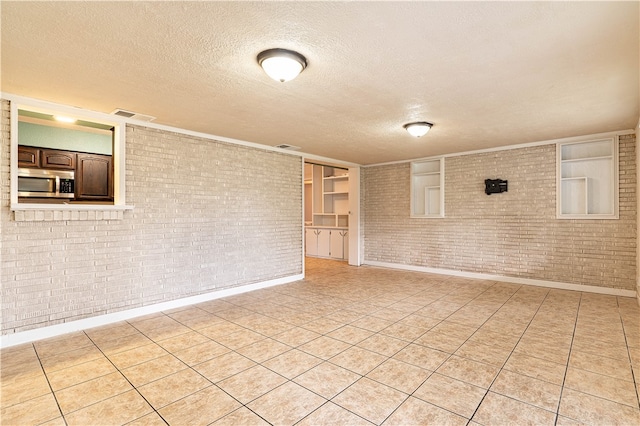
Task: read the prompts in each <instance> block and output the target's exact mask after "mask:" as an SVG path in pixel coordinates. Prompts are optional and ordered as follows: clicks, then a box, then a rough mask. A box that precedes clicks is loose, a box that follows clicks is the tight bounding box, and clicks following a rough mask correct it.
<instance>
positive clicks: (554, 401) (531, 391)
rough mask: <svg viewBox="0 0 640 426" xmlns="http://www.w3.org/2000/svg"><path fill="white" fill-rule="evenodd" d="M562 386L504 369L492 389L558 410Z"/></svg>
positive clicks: (514, 397)
mask: <svg viewBox="0 0 640 426" xmlns="http://www.w3.org/2000/svg"><path fill="white" fill-rule="evenodd" d="M561 390H562V388H561V387H560V386H558V385H554V384H553V383H549V382H545V381H542V380H538V379H534V378H532V377H528V376H523V375H522V374H517V373H513V372H511V371H508V370H502V371H501V372H500V374H498V378H497V379H496V380H495V382H494V383H493V385H492V386H491V391H493V392H495V393H499V394H501V395H504V396H508V397H510V398H513V399H517V400H518V401H522V402H526V403H528V404H531V405H535V406H536V407H540V408H544V409H545V410H549V411H553V412H556V411H557V410H558V403H559V402H560V392H561Z"/></svg>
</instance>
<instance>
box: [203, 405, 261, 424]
mask: <svg viewBox="0 0 640 426" xmlns="http://www.w3.org/2000/svg"><path fill="white" fill-rule="evenodd" d="M212 425H214V426H239V425H242V426H269V423H267V422H266V421H265V420H264V419H262V418H260V417H259V416H258V415H257V414H255V413H254V412H253V411H251V410H249V409H248V408H245V407H242V408H239V409H237V410H236V411H234V412H233V413H231V414H228V415H226V416H224V417H223V418H221V419H220V420H217V421H215V422H213V423H212Z"/></svg>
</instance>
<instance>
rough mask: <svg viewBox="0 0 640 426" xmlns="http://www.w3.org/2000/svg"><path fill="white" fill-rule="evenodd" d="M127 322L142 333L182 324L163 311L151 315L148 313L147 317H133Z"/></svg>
mask: <svg viewBox="0 0 640 426" xmlns="http://www.w3.org/2000/svg"><path fill="white" fill-rule="evenodd" d="M129 323H130V324H131V325H133V326H134V327H135V328H137V329H138V330H139V331H140V332H142V333H144V334H147V333H148V332H150V331H152V330H157V329H161V328H166V327H172V326H176V327H180V326H182V324H180V323H179V322H178V321H176V320H174V319H173V318H171V317H170V316H168V315H165V314H164V313H160V314H154V315H153V316H151V315H149V316H147V317H141V318H135V319H132V320H129Z"/></svg>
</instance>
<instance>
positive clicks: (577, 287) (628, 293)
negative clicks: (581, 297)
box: [363, 260, 637, 297]
mask: <svg viewBox="0 0 640 426" xmlns="http://www.w3.org/2000/svg"><path fill="white" fill-rule="evenodd" d="M363 264H364V265H370V266H379V267H382V268H390V269H402V270H405V271H414V272H429V273H431V274H440V275H452V276H456V277H464V278H477V279H481V280H492V281H501V282H508V283H514V284H525V285H534V286H538V287H550V288H557V289H560V290H573V291H584V292H588V293H598V294H609V295H612V296H623V297H636V296H637V295H636V292H635V291H633V290H623V289H619V288H608V287H597V286H592V285H584V284H571V283H563V282H557V281H546V280H536V279H532V278H518V277H506V276H503V275H491V274H481V273H477V272H465V271H455V270H452V269H440V268H429V267H427V266H415V265H404V264H401V263H389V262H377V261H372V260H368V261H365V262H364V263H363Z"/></svg>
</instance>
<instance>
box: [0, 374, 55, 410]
mask: <svg viewBox="0 0 640 426" xmlns="http://www.w3.org/2000/svg"><path fill="white" fill-rule="evenodd" d="M50 392H51V389H50V388H49V383H48V382H47V378H46V377H45V375H44V373H42V371H41V372H40V374H29V375H26V376H14V377H12V378H11V379H8V380H6V379H5V380H2V387H1V390H0V406H1V407H3V408H4V407H9V406H11V405H15V404H19V403H21V402H25V401H28V400H30V399H33V398H37V397H39V396H43V395H46V394H48V393H50Z"/></svg>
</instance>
